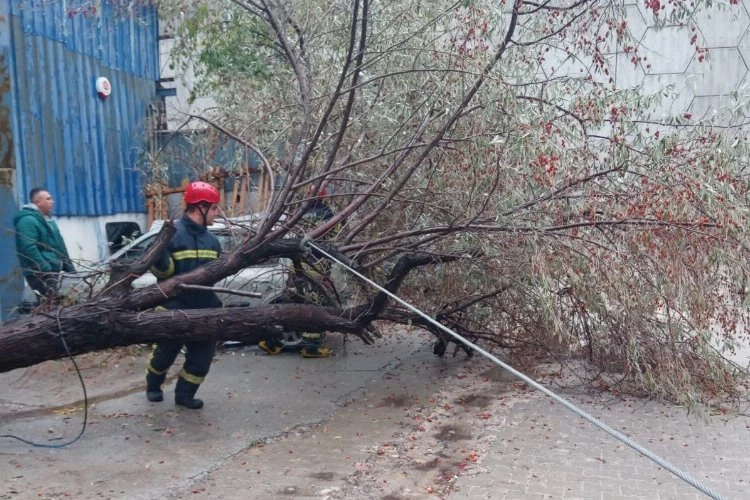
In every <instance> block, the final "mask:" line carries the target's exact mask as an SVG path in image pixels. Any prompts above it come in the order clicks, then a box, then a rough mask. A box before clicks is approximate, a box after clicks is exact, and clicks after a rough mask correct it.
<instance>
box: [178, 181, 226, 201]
mask: <svg viewBox="0 0 750 500" xmlns="http://www.w3.org/2000/svg"><path fill="white" fill-rule="evenodd" d="M219 199H220V197H219V190H218V189H216V188H215V187H214V186H212V185H211V184H209V183H208V182H200V181H198V182H191V183H190V184H189V185H188V187H187V189H186V190H185V203H186V204H188V205H193V204H195V203H200V202H202V201H205V202H207V203H219Z"/></svg>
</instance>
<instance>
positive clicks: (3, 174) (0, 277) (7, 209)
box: [0, 0, 23, 321]
mask: <svg viewBox="0 0 750 500" xmlns="http://www.w3.org/2000/svg"><path fill="white" fill-rule="evenodd" d="M7 14H8V10H7V4H6V3H5V0H0V255H2V256H3V258H2V259H0V321H3V320H5V318H7V317H8V315H9V313H10V312H11V311H12V310H13V308H14V307H15V306H16V305H17V304H18V303H19V302H20V300H21V291H22V290H23V277H22V276H21V272H20V270H19V269H18V265H17V261H16V259H15V254H16V243H15V241H16V240H15V235H14V232H13V215H14V214H15V209H16V199H15V198H16V197H15V192H14V188H13V186H14V182H15V177H16V163H15V157H14V155H15V150H14V144H13V129H12V119H11V118H12V108H13V105H12V99H11V97H12V95H11V85H10V82H11V72H10V66H11V62H12V59H13V58H12V56H11V52H10V36H9V30H8V16H7Z"/></svg>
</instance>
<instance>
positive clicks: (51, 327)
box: [0, 304, 372, 372]
mask: <svg viewBox="0 0 750 500" xmlns="http://www.w3.org/2000/svg"><path fill="white" fill-rule="evenodd" d="M283 331H335V332H340V333H351V334H354V335H356V336H357V337H359V338H360V339H362V340H363V341H364V342H365V343H367V344H369V343H372V337H371V335H370V333H369V332H368V331H367V330H366V329H365V328H364V327H363V326H362V325H360V324H358V323H356V322H354V321H351V320H347V319H345V318H343V317H341V316H340V311H338V310H336V309H333V308H327V307H321V306H316V305H310V304H273V305H266V306H261V307H238V308H226V309H190V310H170V311H162V312H156V311H148V312H140V313H139V312H134V311H131V310H127V309H114V308H111V307H105V306H104V305H102V304H100V305H98V306H92V305H91V304H86V305H82V306H74V307H67V308H59V309H57V310H55V311H52V312H50V313H46V314H44V315H38V316H33V317H31V318H28V319H25V320H21V321H17V322H15V323H11V324H8V325H7V326H6V327H5V328H3V329H2V331H0V372H6V371H9V370H13V369H15V368H22V367H25V366H31V365H34V364H37V363H41V362H43V361H47V360H52V359H60V358H62V357H65V356H67V355H76V354H81V353H85V352H89V351H95V350H101V349H108V348H112V347H120V346H128V345H133V344H147V343H154V342H160V341H165V340H182V341H188V340H215V341H224V340H236V341H241V342H247V343H257V342H258V341H260V340H262V339H264V338H269V337H276V336H279V335H281V333H282V332H283Z"/></svg>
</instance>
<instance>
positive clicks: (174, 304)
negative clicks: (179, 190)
mask: <svg viewBox="0 0 750 500" xmlns="http://www.w3.org/2000/svg"><path fill="white" fill-rule="evenodd" d="M175 228H176V229H177V232H176V233H175V235H174V236H173V237H172V240H171V241H170V242H169V244H168V246H167V249H166V251H165V252H164V253H163V254H162V255H161V256H160V258H159V260H158V261H157V262H156V263H155V264H154V266H153V267H152V268H151V272H153V273H154V275H155V276H156V277H157V279H159V280H163V279H166V278H169V277H171V276H174V275H175V274H181V273H186V272H188V271H192V270H193V269H195V268H197V267H200V266H202V265H204V264H206V263H208V262H210V261H212V260H214V259H216V258H217V257H218V256H219V255H220V254H221V246H220V245H219V240H218V239H217V238H216V236H215V235H213V234H211V232H210V231H208V230H207V229H206V227H205V226H203V225H201V224H196V223H195V222H193V221H192V220H191V219H190V218H189V217H188V216H187V215H183V216H182V218H181V219H180V220H179V221H177V222H175ZM221 305H222V304H221V300H219V298H218V297H217V296H216V294H215V293H214V292H211V291H204V290H189V291H184V292H182V293H181V294H180V295H178V296H177V297H175V298H174V299H171V300H170V301H168V302H167V303H166V304H164V306H163V307H165V308H167V309H203V308H210V307H221ZM184 345H185V347H186V353H185V364H184V365H183V367H182V370H181V371H180V375H179V378H178V379H177V386H176V387H175V402H176V403H177V404H182V405H183V406H188V407H193V406H191V403H192V404H193V405H197V404H200V406H202V402H201V401H200V400H195V399H194V398H193V396H194V395H195V393H196V391H197V390H198V387H199V386H200V384H201V382H203V379H204V378H205V376H206V374H207V373H208V370H209V368H210V366H211V360H212V359H213V355H214V349H215V342H214V341H211V340H206V341H197V342H186V343H184ZM182 346H183V343H182V342H179V341H177V342H161V343H159V344H157V345H156V346H155V347H154V351H153V352H152V353H151V358H150V360H149V364H148V366H147V368H146V383H147V388H146V390H147V392H151V391H160V390H161V384H162V383H164V379H165V377H166V375H167V371H168V370H169V368H170V367H171V366H172V363H174V361H175V359H176V358H177V354H179V352H180V349H181V348H182ZM198 402H200V403H198ZM185 403H187V404H185ZM200 406H195V407H196V408H199V407H200Z"/></svg>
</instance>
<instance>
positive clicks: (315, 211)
mask: <svg viewBox="0 0 750 500" xmlns="http://www.w3.org/2000/svg"><path fill="white" fill-rule="evenodd" d="M312 188H313V186H310V188H309V189H308V190H307V195H308V196H311V197H312V198H313V202H312V205H311V206H310V207H309V208H308V209H307V211H306V212H305V215H304V216H303V220H305V221H307V222H308V223H310V224H316V223H317V222H319V221H327V220H329V219H331V218H332V217H333V210H331V207H330V206H329V205H328V203H327V202H326V200H327V199H328V197H329V193H328V190H327V189H326V188H322V189H320V190H319V191H318V194H317V195H315V193H314V191H313V189H312ZM299 266H303V264H301V263H300V262H298V261H295V263H294V267H295V271H297V269H296V268H297V267H299ZM303 267H304V268H306V269H299V270H300V271H307V272H308V273H309V274H312V275H318V276H319V277H320V278H323V279H324V278H327V277H329V276H330V263H329V262H327V261H324V260H322V259H321V260H320V261H319V262H317V263H316V265H315V267H314V268H310V266H307V265H306V264H305V265H304V266H303ZM298 292H301V294H302V295H304V296H305V299H306V300H307V301H309V302H312V303H317V304H321V305H326V299H325V297H321V296H320V294H319V293H317V292H315V291H314V290H309V289H307V290H305V289H304V285H303V287H302V288H300V287H298ZM284 346H285V344H284V343H283V342H282V341H281V340H279V339H264V340H261V341H260V342H258V347H259V348H261V349H262V350H264V351H265V352H267V353H268V354H279V353H281V352H282V351H283V350H284ZM295 347H298V348H299V353H300V356H302V357H303V358H327V357H329V356H331V355H332V354H333V351H332V350H331V349H330V348H328V347H326V346H325V334H324V333H318V332H303V333H302V338H301V340H300V342H299V343H296V344H295Z"/></svg>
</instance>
